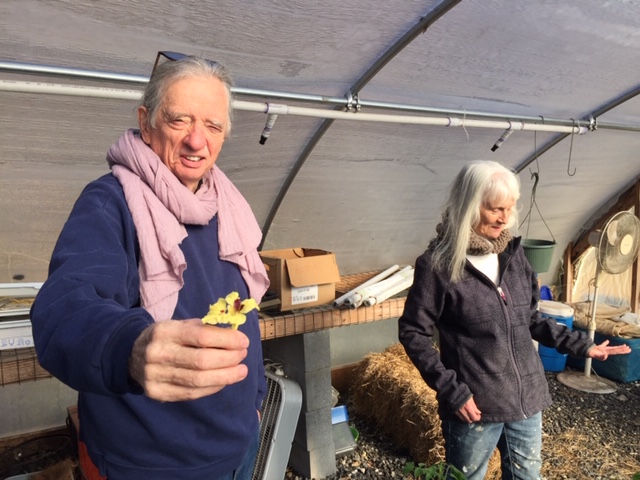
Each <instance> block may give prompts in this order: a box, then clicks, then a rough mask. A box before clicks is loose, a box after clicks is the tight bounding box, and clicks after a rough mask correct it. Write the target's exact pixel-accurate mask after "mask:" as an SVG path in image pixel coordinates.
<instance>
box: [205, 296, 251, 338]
mask: <svg viewBox="0 0 640 480" xmlns="http://www.w3.org/2000/svg"><path fill="white" fill-rule="evenodd" d="M254 309H257V310H260V308H259V307H258V303H257V302H256V301H255V300H254V299H253V298H248V299H246V300H244V301H243V300H241V299H240V294H239V293H238V292H231V293H230V294H229V295H227V296H226V297H225V298H219V299H218V301H217V302H216V303H214V304H213V305H210V306H209V313H207V314H206V315H205V316H204V317H203V318H202V323H208V324H209V325H217V324H220V323H229V324H231V328H233V329H234V330H237V329H238V326H239V325H242V324H243V323H244V322H246V321H247V317H246V314H247V313H249V312H250V311H251V310H254Z"/></svg>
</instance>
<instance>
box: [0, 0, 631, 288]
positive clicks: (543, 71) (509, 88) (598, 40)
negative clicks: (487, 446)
mask: <svg viewBox="0 0 640 480" xmlns="http://www.w3.org/2000/svg"><path fill="white" fill-rule="evenodd" d="M639 16H640V4H637V3H635V2H602V1H601V0H584V1H581V2H566V1H561V0H555V1H545V2H542V1H534V2H509V1H505V0H502V1H498V0H465V1H447V0H444V1H439V2H438V1H406V0H390V1H387V2H370V1H363V0H354V1H351V2H344V1H336V0H327V1H324V2H315V1H304V0H297V1H292V0H284V1H279V2H271V1H266V0H264V1H263V0H250V1H244V2H238V1H232V0H219V1H216V2H180V3H172V2H164V1H161V0H149V1H144V2H143V1H140V0H133V1H110V0H107V1H101V2H95V1H91V0H78V1H74V2H67V1H50V2H41V1H36V0H21V1H12V0H9V1H4V2H2V4H1V5H0V106H1V108H0V126H1V128H0V209H1V211H2V220H3V226H2V229H0V282H10V281H13V280H15V279H23V280H24V281H30V282H33V281H42V280H44V278H45V277H46V272H47V267H48V261H49V256H50V254H51V250H52V248H53V245H54V242H55V240H56V238H57V235H58V233H59V231H60V228H61V227H62V225H63V223H64V221H65V219H66V217H67V215H68V213H69V210H70V208H71V206H72V205H73V202H74V201H75V199H76V198H77V196H78V194H79V193H80V191H81V189H82V188H83V187H84V185H85V184H86V183H88V182H89V181H90V180H92V179H94V178H96V177H98V176H99V175H101V174H103V173H105V172H107V171H108V169H107V164H106V162H105V154H106V151H107V149H108V147H109V145H110V144H111V143H112V142H113V141H114V140H115V139H116V138H118V136H119V135H120V134H121V133H122V132H123V131H124V129H126V128H130V127H133V126H135V116H134V109H135V106H136V101H135V98H136V95H137V94H139V92H140V91H141V89H142V88H143V85H144V82H145V81H146V79H147V78H148V75H149V73H150V70H151V67H152V65H153V61H154V60H155V56H156V52H157V51H159V50H171V51H178V52H182V53H187V54H198V55H202V56H205V57H207V58H212V59H216V60H218V61H220V62H222V63H224V64H225V65H227V66H228V67H229V68H230V69H231V70H232V72H233V73H234V77H235V83H236V85H235V88H234V92H235V94H236V100H237V103H236V106H237V109H236V112H235V122H234V130H233V133H232V136H231V138H230V139H229V140H228V141H227V142H226V144H225V146H224V148H223V152H222V154H221V157H220V159H219V165H220V167H221V168H222V169H223V170H224V171H225V172H226V173H227V174H228V175H229V177H230V178H231V179H232V180H233V181H234V183H235V184H236V185H237V186H238V188H239V189H240V190H241V191H242V193H243V194H244V195H245V196H246V197H247V199H248V201H249V202H250V204H251V206H252V207H253V210H254V212H255V214H256V217H257V218H258V222H259V223H260V225H261V226H262V227H263V233H264V238H263V248H264V249H271V248H286V247H292V246H304V247H316V248H322V249H325V250H330V251H332V252H334V253H335V254H336V257H337V261H338V265H339V267H340V272H341V273H342V274H350V273H357V272H366V271H373V270H382V269H384V268H387V267H388V266H389V265H393V264H400V265H403V264H404V265H406V264H412V263H413V262H414V260H415V258H416V257H417V256H418V255H419V254H420V253H422V251H423V250H424V249H425V247H426V245H427V243H428V241H429V239H430V238H431V237H432V236H433V234H434V231H435V230H434V229H435V226H436V224H437V223H438V221H439V210H440V206H441V204H442V202H443V200H444V194H445V192H446V190H447V187H448V185H449V183H450V182H451V180H452V179H453V176H454V175H455V174H456V173H457V171H458V170H459V169H460V167H461V166H462V165H463V164H465V163H467V162H468V161H471V160H476V159H492V160H497V161H499V162H502V163H504V164H505V165H507V166H509V167H511V168H514V169H516V170H517V171H518V172H519V173H520V179H521V183H522V198H521V202H520V209H521V217H524V216H525V215H526V213H527V212H528V211H529V210H530V207H531V193H532V191H533V184H534V177H535V176H534V173H535V174H537V176H538V178H539V182H538V184H537V186H536V189H535V192H536V196H535V200H536V205H537V207H538V208H534V209H532V211H531V215H530V219H531V221H530V222H526V223H525V224H523V225H522V228H521V231H520V233H521V234H522V235H523V236H524V237H527V238H542V239H548V238H551V237H553V238H554V239H555V240H556V242H557V244H558V246H557V248H556V249H555V254H554V259H553V262H552V268H551V269H550V271H549V272H548V273H545V274H543V277H542V280H543V281H544V282H547V283H550V282H554V281H555V279H556V277H557V274H558V273H559V272H561V271H562V265H561V262H560V259H561V256H562V252H563V250H564V248H565V247H566V245H567V244H568V243H569V242H572V241H574V240H575V239H576V238H578V236H579V235H580V234H581V233H582V231H583V230H584V229H588V228H589V227H590V224H591V220H592V218H594V217H596V216H597V215H598V214H599V212H601V211H603V210H604V209H606V208H607V207H608V206H609V205H610V204H611V203H612V202H613V201H615V198H616V196H617V195H618V193H619V192H621V191H622V190H624V189H625V188H626V187H628V186H629V185H630V184H632V183H633V182H634V181H635V180H636V179H637V177H638V175H639V174H640V161H639V160H638V152H639V151H640V134H639V130H640V103H639V100H638V98H637V94H638V93H640V77H639V75H638V65H640V30H639V29H638V28H637V18H639ZM29 66H31V67H34V66H35V67H47V68H44V69H43V70H38V69H37V68H36V69H35V71H33V70H32V71H30V72H29V71H27V70H29V68H28V67H29ZM49 67H55V68H60V69H61V71H59V72H57V73H51V69H50V68H49ZM70 71H72V72H75V73H80V74H81V75H71V74H70V73H71V72H70ZM96 72H99V73H109V74H113V76H110V77H109V79H99V78H87V77H86V74H87V73H89V74H95V73H96ZM95 76H99V75H94V77H95ZM59 86H63V87H59ZM69 86H73V88H71V91H72V92H73V93H74V95H68V94H65V95H62V94H59V93H61V92H60V91H58V92H55V91H54V90H56V89H58V90H59V89H60V88H62V89H69ZM104 90H109V91H111V92H115V93H114V94H113V95H111V96H110V97H109V98H103V96H95V95H94V96H91V95H88V94H87V93H88V91H104ZM122 91H128V92H130V93H129V94H128V96H127V95H124V96H123V94H122V93H121V92H122ZM77 93H80V95H78V94H77ZM267 104H268V105H269V106H270V107H269V108H272V109H274V110H271V113H273V112H274V111H275V112H278V118H277V120H276V122H275V124H274V125H273V128H272V130H271V133H270V136H269V138H268V141H266V142H265V143H264V144H260V143H259V139H260V135H261V133H262V131H263V129H264V127H265V121H266V119H267V116H266V115H265V113H264V111H265V109H266V108H267V107H266V105H267ZM278 105H280V106H281V105H286V106H287V107H289V111H287V112H284V110H282V109H280V110H278V108H282V107H278ZM303 111H304V112H307V113H313V115H314V116H309V115H300V114H296V113H293V112H298V113H300V112H303ZM367 116H372V117H373V116H388V117H389V118H385V119H383V120H384V121H358V120H363V119H365V118H366V117H367ZM326 117H332V118H326ZM333 117H335V118H333ZM406 117H422V118H426V117H428V118H432V119H435V120H434V121H433V122H431V123H430V124H419V123H416V122H411V123H406V122H407V120H406ZM489 122H493V123H489ZM425 123H429V122H425ZM474 123H478V124H482V125H476V124H474ZM447 124H449V125H450V126H446V125H447ZM524 125H527V127H526V128H525V127H524ZM532 125H533V126H534V127H531V126H532ZM452 127H455V128H452ZM509 127H511V130H512V133H511V134H510V135H509V136H508V138H507V139H506V140H505V141H504V142H503V143H502V144H501V145H500V146H499V148H497V149H495V151H492V147H493V146H494V145H495V144H496V142H497V141H498V139H499V138H500V137H501V135H503V133H504V132H505V129H506V128H509ZM530 127H531V128H533V129H530ZM534 129H535V130H537V131H535V130H534ZM569 130H575V131H580V133H581V134H574V135H572V134H570V133H567V131H569Z"/></svg>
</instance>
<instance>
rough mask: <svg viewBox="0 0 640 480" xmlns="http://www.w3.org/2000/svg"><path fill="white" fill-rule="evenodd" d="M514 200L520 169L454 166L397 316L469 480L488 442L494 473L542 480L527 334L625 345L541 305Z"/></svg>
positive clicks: (540, 391) (542, 394)
mask: <svg viewBox="0 0 640 480" xmlns="http://www.w3.org/2000/svg"><path fill="white" fill-rule="evenodd" d="M519 197H520V185H519V181H518V177H517V176H516V175H515V174H514V173H513V172H512V171H510V170H508V169H507V168H505V167H503V166H502V165H500V164H498V163H496V162H485V161H479V162H473V163H470V164H468V165H466V166H465V167H464V168H463V169H462V170H461V171H460V173H459V174H458V176H457V177H456V179H455V180H454V182H453V185H452V188H451V191H450V195H449V199H448V201H447V203H446V204H445V207H444V211H443V214H442V223H440V224H439V225H438V227H437V229H436V231H437V237H436V238H435V239H434V240H432V242H431V243H430V245H429V247H428V248H427V250H426V252H425V253H424V254H423V255H422V256H420V257H419V258H418V259H417V261H416V272H415V280H414V284H413V286H412V287H411V289H410V291H409V294H408V296H407V301H406V304H405V309H404V312H403V315H402V316H401V318H400V319H399V338H400V341H401V343H402V344H403V346H404V348H405V350H406V352H407V354H408V356H409V357H410V358H411V360H412V361H413V363H414V364H415V366H416V367H417V368H418V370H419V371H420V374H421V375H422V378H423V379H424V380H425V382H426V383H427V384H428V385H429V386H430V387H431V388H432V389H434V390H435V392H436V394H437V400H438V411H439V415H440V418H441V420H442V433H443V436H444V440H445V451H446V460H447V462H448V463H449V464H451V465H453V466H454V467H456V468H457V469H458V470H460V471H462V473H464V474H465V476H466V477H467V478H468V479H469V480H476V479H483V478H484V476H485V473H486V470H487V465H488V462H489V459H490V457H491V455H492V453H493V451H494V450H495V448H496V447H498V449H499V450H500V453H501V457H502V478H505V479H511V478H519V479H538V478H540V467H541V460H540V458H541V457H540V449H541V444H542V435H541V428H542V414H541V412H542V410H544V409H545V408H546V407H548V406H549V405H550V404H551V396H550V395H549V390H548V385H547V383H546V379H545V375H544V370H543V367H542V362H541V361H540V358H539V356H538V353H537V352H536V350H535V348H534V344H533V341H532V339H533V340H537V341H538V342H540V343H542V344H544V345H547V346H549V347H555V348H557V349H558V350H559V351H560V352H563V353H570V354H571V355H574V356H578V357H591V358H596V359H599V360H604V359H606V358H607V356H608V355H614V354H622V353H628V352H629V349H628V347H627V346H626V345H625V346H621V347H608V346H607V343H608V342H605V343H603V344H602V345H598V346H596V345H594V344H593V342H592V341H591V340H590V339H589V337H588V336H587V335H585V334H583V333H579V332H573V333H572V332H571V331H570V330H569V329H568V328H567V327H566V326H564V325H559V324H558V323H557V322H555V321H553V320H551V319H548V318H543V317H542V316H541V315H540V314H539V313H538V311H537V304H538V299H539V293H538V284H537V280H536V275H535V273H534V271H533V270H532V268H531V266H530V265H529V263H528V261H527V259H526V257H525V255H524V251H523V249H522V247H521V246H520V238H519V237H518V238H512V236H511V233H510V230H509V229H510V228H511V227H512V226H513V225H515V224H516V219H517V214H516V211H515V205H516V202H517V201H518V199H519ZM436 329H437V331H438V334H439V335H438V337H439V338H438V343H439V349H436V347H435V345H434V343H433V337H434V335H435V334H436Z"/></svg>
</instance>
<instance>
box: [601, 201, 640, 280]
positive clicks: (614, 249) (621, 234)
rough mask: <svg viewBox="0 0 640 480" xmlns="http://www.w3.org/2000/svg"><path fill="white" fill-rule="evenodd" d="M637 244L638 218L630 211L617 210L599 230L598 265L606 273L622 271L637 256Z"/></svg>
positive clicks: (639, 236) (638, 237)
mask: <svg viewBox="0 0 640 480" xmlns="http://www.w3.org/2000/svg"><path fill="white" fill-rule="evenodd" d="M639 246H640V220H639V219H638V217H637V216H635V215H634V214H633V213H631V212H626V211H625V212H619V213H617V214H615V215H614V216H613V217H611V218H610V219H609V221H608V222H607V224H606V225H605V227H604V228H603V229H602V231H601V232H600V241H599V242H598V246H597V258H598V265H599V267H600V268H601V269H602V270H603V271H604V272H606V273H609V274H614V275H615V274H618V273H622V272H624V271H625V270H626V269H627V268H629V267H630V266H631V265H632V264H633V262H634V261H635V260H636V258H637V257H638V249H639Z"/></svg>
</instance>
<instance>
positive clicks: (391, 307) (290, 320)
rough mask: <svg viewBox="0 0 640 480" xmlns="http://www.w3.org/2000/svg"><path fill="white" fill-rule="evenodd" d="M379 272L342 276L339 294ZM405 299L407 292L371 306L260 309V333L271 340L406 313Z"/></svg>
mask: <svg viewBox="0 0 640 480" xmlns="http://www.w3.org/2000/svg"><path fill="white" fill-rule="evenodd" d="M378 273H380V272H379V271H376V272H368V273H360V274H356V275H348V276H344V277H342V278H341V279H340V282H338V283H337V284H336V297H340V296H342V295H343V294H345V293H347V292H349V291H351V290H353V289H354V288H355V287H357V286H358V285H361V284H362V283H364V282H366V281H367V280H369V279H370V278H372V277H373V276H375V275H377V274H378ZM401 295H402V294H401ZM404 303H405V297H404V296H396V297H392V298H390V299H388V300H385V301H384V302H382V303H380V304H378V305H373V306H371V307H366V306H361V307H358V308H354V309H351V308H348V307H340V308H336V307H333V306H332V305H323V306H320V307H314V308H308V309H302V310H296V311H291V312H283V313H273V314H271V313H269V312H260V319H259V321H260V334H261V338H262V340H271V339H274V338H280V337H286V336H289V335H299V334H301V333H310V332H316V331H319V330H325V329H327V328H334V327H343V326H346V325H358V324H361V323H369V322H376V321H379V320H387V319H389V318H396V317H399V316H400V315H402V311H403V310H404Z"/></svg>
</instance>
